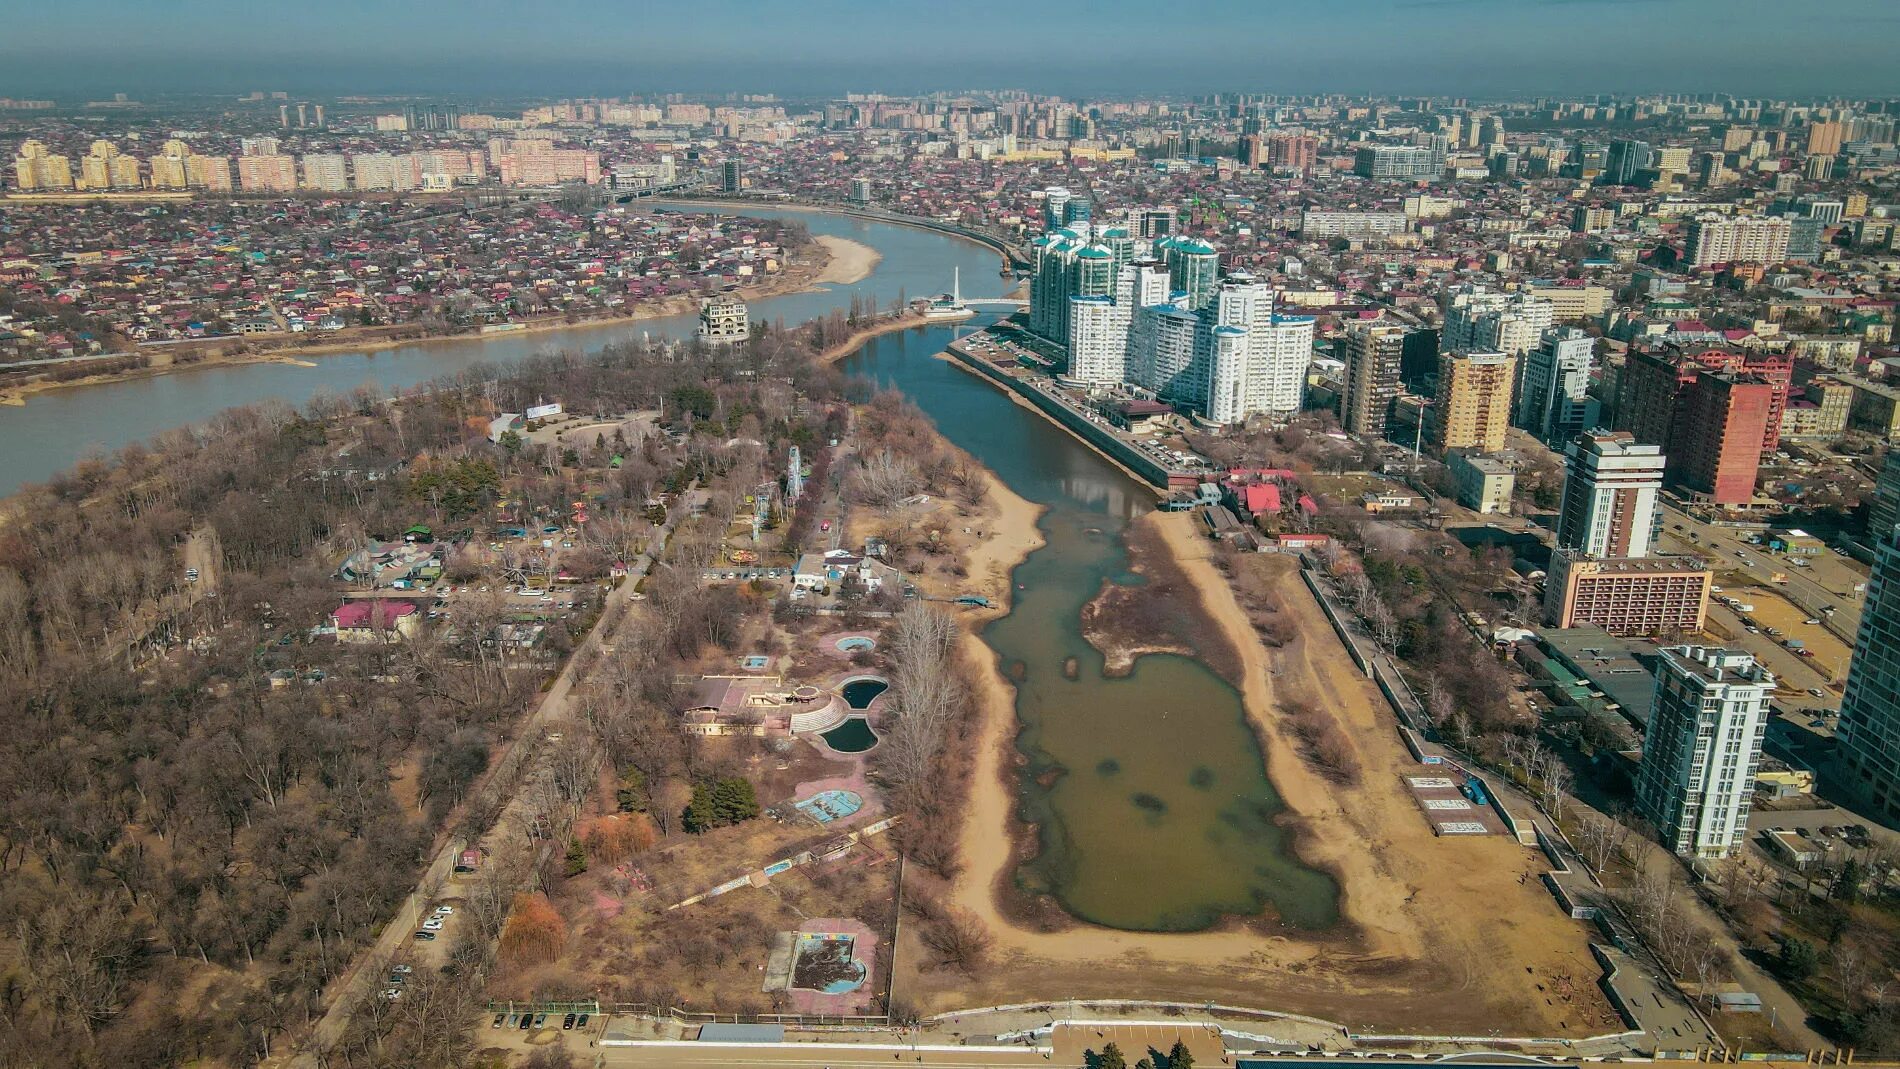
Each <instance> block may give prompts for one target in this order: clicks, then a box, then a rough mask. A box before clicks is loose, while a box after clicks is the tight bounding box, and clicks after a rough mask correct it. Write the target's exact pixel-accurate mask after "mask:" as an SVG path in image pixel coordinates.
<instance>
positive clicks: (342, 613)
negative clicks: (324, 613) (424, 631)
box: [330, 598, 422, 642]
mask: <svg viewBox="0 0 1900 1069" xmlns="http://www.w3.org/2000/svg"><path fill="white" fill-rule="evenodd" d="M421 619H422V614H421V613H420V612H418V611H417V610H416V606H415V603H414V602H408V601H395V600H390V599H383V598H374V599H366V600H363V601H346V602H344V603H343V604H342V605H340V606H338V607H337V609H336V611H335V612H332V613H331V614H330V623H331V625H332V626H334V627H335V628H336V640H337V641H338V642H399V641H401V640H402V639H404V638H408V637H409V636H411V635H414V634H415V633H416V625H417V623H418V622H419V621H420V620H421Z"/></svg>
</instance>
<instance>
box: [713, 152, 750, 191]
mask: <svg viewBox="0 0 1900 1069" xmlns="http://www.w3.org/2000/svg"><path fill="white" fill-rule="evenodd" d="M719 188H720V189H721V190H723V191H724V192H727V193H737V192H739V191H740V190H741V189H744V188H745V175H744V174H742V173H741V172H740V169H739V161H738V160H727V161H726V163H725V166H724V167H722V168H721V169H720V184H719Z"/></svg>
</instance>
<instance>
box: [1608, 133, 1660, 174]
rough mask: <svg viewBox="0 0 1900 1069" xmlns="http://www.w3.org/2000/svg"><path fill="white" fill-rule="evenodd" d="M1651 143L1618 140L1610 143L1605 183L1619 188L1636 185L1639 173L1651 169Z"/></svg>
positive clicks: (1625, 139) (1624, 139) (1627, 139)
mask: <svg viewBox="0 0 1900 1069" xmlns="http://www.w3.org/2000/svg"><path fill="white" fill-rule="evenodd" d="M1649 151H1650V150H1649V142H1647V141H1637V140H1633V139H1629V138H1617V139H1615V140H1613V141H1611V142H1610V151H1609V155H1608V157H1607V158H1606V160H1605V161H1604V167H1603V181H1605V182H1607V183H1609V184H1611V185H1617V186H1632V185H1635V184H1636V175H1637V172H1639V171H1643V170H1645V169H1647V168H1648V167H1649Z"/></svg>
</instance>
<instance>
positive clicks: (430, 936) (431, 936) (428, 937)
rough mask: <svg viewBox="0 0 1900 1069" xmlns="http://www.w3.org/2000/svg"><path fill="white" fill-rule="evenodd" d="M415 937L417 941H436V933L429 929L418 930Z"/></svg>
mask: <svg viewBox="0 0 1900 1069" xmlns="http://www.w3.org/2000/svg"><path fill="white" fill-rule="evenodd" d="M415 937H416V939H417V941H419V942H423V943H433V942H435V933H434V932H427V931H424V932H417V933H416V936H415Z"/></svg>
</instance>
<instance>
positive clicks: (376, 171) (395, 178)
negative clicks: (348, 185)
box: [304, 152, 421, 192]
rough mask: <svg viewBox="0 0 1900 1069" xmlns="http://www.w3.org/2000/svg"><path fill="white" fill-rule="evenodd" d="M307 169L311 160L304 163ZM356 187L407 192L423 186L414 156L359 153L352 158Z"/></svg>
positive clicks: (364, 189)
mask: <svg viewBox="0 0 1900 1069" xmlns="http://www.w3.org/2000/svg"><path fill="white" fill-rule="evenodd" d="M304 166H305V169H306V170H307V169H308V168H309V160H308V159H307V158H306V159H305V161H304ZM350 170H351V171H352V172H354V181H355V186H356V188H357V189H359V190H363V191H365V192H379V191H398V192H406V191H408V190H412V189H415V188H416V187H417V186H419V185H420V184H421V177H420V175H419V173H418V168H417V166H416V158H415V156H413V155H402V156H394V155H391V154H389V153H387V152H359V153H357V154H356V155H354V156H351V157H350Z"/></svg>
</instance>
